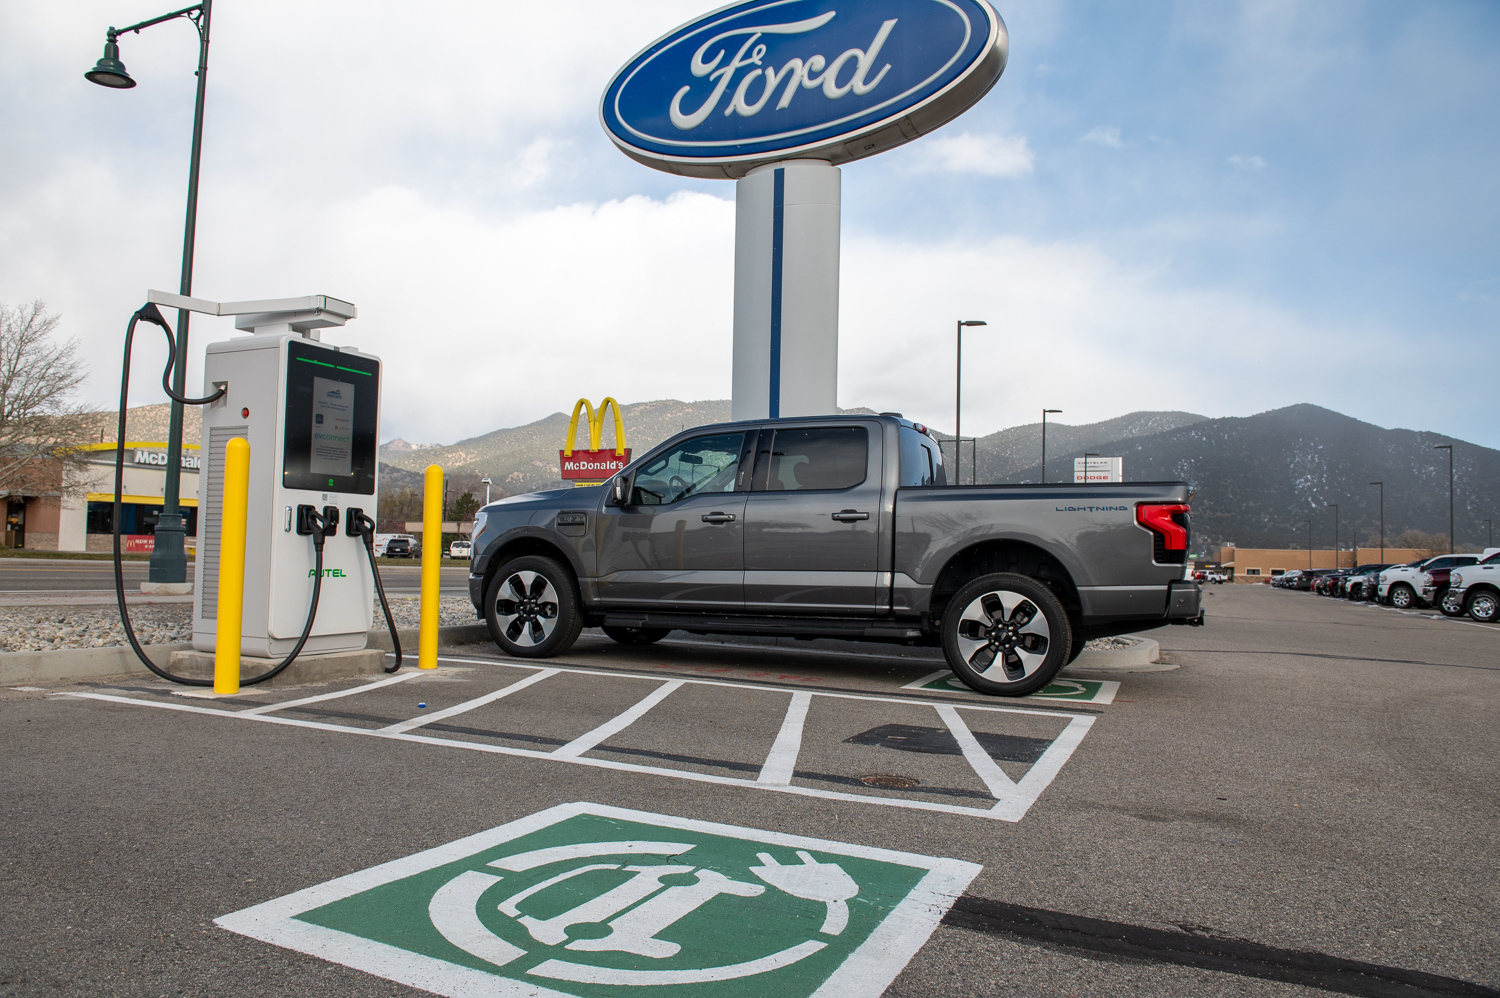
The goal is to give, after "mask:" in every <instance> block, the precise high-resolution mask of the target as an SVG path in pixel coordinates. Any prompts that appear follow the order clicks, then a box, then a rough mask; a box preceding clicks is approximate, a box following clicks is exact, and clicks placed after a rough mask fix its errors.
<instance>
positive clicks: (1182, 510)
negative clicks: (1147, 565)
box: [1135, 502, 1193, 565]
mask: <svg viewBox="0 0 1500 998" xmlns="http://www.w3.org/2000/svg"><path fill="white" fill-rule="evenodd" d="M1192 511H1193V507H1191V506H1189V505H1188V504H1187V503H1185V502H1143V503H1138V504H1137V505H1136V507H1135V522H1136V523H1139V524H1140V525H1141V526H1143V527H1145V528H1146V529H1147V530H1149V531H1151V534H1152V536H1153V538H1154V539H1155V544H1154V545H1153V552H1152V558H1153V560H1154V561H1157V562H1160V563H1162V564H1167V565H1171V564H1182V563H1183V562H1185V561H1187V549H1188V530H1189V529H1190V527H1191V521H1190V520H1189V519H1188V514H1190V513H1191V512H1192Z"/></svg>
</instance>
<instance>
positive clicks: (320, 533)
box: [113, 303, 389, 686]
mask: <svg viewBox="0 0 1500 998" xmlns="http://www.w3.org/2000/svg"><path fill="white" fill-rule="evenodd" d="M142 319H144V320H146V321H147V322H149V323H151V324H153V325H156V326H160V327H161V330H162V332H163V333H165V334H166V337H167V343H168V344H169V345H170V346H169V349H168V351H167V366H166V367H165V368H164V369H163V370H162V374H161V385H162V389H163V390H164V391H165V392H166V393H167V395H168V396H169V397H170V398H172V399H173V400H174V401H177V402H181V403H182V404H183V405H208V404H209V403H210V402H216V401H218V400H219V399H221V398H223V397H224V393H225V392H226V391H228V389H227V388H220V389H219V390H218V391H217V392H214V394H212V395H209V396H208V397H206V398H201V399H190V398H184V397H182V396H181V395H178V394H177V393H176V392H174V391H172V386H171V384H170V383H169V381H168V379H169V378H170V377H171V373H172V366H173V365H174V364H175V363H176V360H177V344H176V342H175V341H174V338H173V336H172V330H171V328H170V327H169V326H168V325H167V320H166V319H164V318H162V314H161V312H160V310H158V309H157V307H156V306H155V305H153V304H150V303H147V304H145V305H142V306H141V307H140V308H139V309H138V310H137V311H136V313H135V314H134V315H132V316H131V317H130V325H129V326H128V327H126V329H125V363H124V365H123V366H122V367H121V373H120V422H119V429H118V430H117V431H116V434H115V515H114V523H113V527H114V544H115V546H114V550H115V599H116V601H117V602H118V603H119V605H120V622H121V623H122V624H124V625H125V636H126V637H127V638H129V639H130V647H131V648H132V649H134V651H135V656H136V658H138V659H140V660H141V664H142V665H144V666H145V667H146V668H148V669H150V670H151V671H152V672H154V673H156V674H157V675H158V676H160V677H161V678H163V679H165V680H168V681H169V682H173V683H180V684H181V685H183V686H212V685H213V684H214V681H213V680H212V679H191V678H189V677H187V676H174V675H173V674H172V673H170V672H168V671H167V670H165V669H163V668H162V667H161V666H159V665H157V664H156V663H155V662H153V661H151V656H149V655H147V654H146V649H144V648H142V647H141V642H140V639H139V638H137V637H136V636H135V628H134V627H133V626H131V623H130V610H129V609H128V608H127V607H126V605H125V566H124V563H123V562H121V560H120V521H121V518H122V516H121V514H122V512H123V510H122V505H123V502H122V500H123V493H124V488H125V414H126V402H127V399H128V398H129V395H130V354H131V347H132V345H133V343H134V340H135V327H136V323H138V322H140V321H141V320H142ZM306 509H307V511H308V512H307V513H306V514H304V515H307V516H308V518H309V521H310V522H311V523H312V525H313V526H314V529H313V530H312V539H313V551H314V557H315V560H316V562H317V567H316V571H315V574H314V575H313V591H312V604H311V605H310V606H309V607H308V608H307V624H306V625H305V626H304V627H303V628H302V636H301V637H300V638H298V639H297V646H296V647H295V648H293V649H292V653H291V654H290V655H288V656H287V657H286V658H285V659H284V660H282V661H281V662H280V663H279V664H278V665H277V666H276V667H275V668H273V669H270V670H268V671H266V672H263V673H261V674H260V675H258V676H251V677H250V678H249V679H241V680H240V685H241V686H254V685H255V684H256V683H263V682H265V681H266V680H268V679H271V678H272V677H274V676H276V675H277V674H279V673H280V672H281V671H282V670H283V669H285V668H286V667H287V666H289V665H291V664H292V661H293V660H294V659H296V657H297V656H298V654H300V653H301V651H302V646H303V645H305V644H307V638H308V636H309V635H310V634H312V629H313V621H314V620H315V619H316V617H317V615H318V596H319V595H320V594H321V593H322V591H323V539H324V537H325V536H326V535H327V534H328V533H331V532H332V531H335V530H337V529H338V524H336V523H335V524H332V525H330V524H329V523H328V521H327V520H325V519H324V518H323V517H322V516H321V515H320V514H319V513H318V512H317V511H316V510H314V509H312V507H306ZM377 580H378V576H377ZM376 584H377V585H379V582H378V581H377V583H376ZM384 599H385V597H384V595H382V596H381V600H382V602H383V601H384ZM387 616H389V611H387Z"/></svg>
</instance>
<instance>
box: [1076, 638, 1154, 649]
mask: <svg viewBox="0 0 1500 998" xmlns="http://www.w3.org/2000/svg"><path fill="white" fill-rule="evenodd" d="M1140 643H1141V639H1140V638H1127V637H1117V638H1095V639H1094V640H1092V641H1088V642H1085V643H1084V646H1083V647H1084V648H1086V649H1088V650H1089V651H1119V650H1120V649H1121V648H1134V647H1135V646H1136V645H1138V644H1140Z"/></svg>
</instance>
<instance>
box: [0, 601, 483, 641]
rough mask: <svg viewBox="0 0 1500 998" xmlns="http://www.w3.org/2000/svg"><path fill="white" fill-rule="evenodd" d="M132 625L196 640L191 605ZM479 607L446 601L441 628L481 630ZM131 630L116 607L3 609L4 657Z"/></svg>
mask: <svg viewBox="0 0 1500 998" xmlns="http://www.w3.org/2000/svg"><path fill="white" fill-rule="evenodd" d="M420 602H421V601H420V600H418V599H417V598H416V597H415V596H411V597H396V598H394V599H392V600H391V616H392V617H395V618H396V626H397V627H416V626H417V625H418V623H419V620H418V608H419V605H420ZM130 623H131V625H132V626H134V628H135V636H136V638H137V639H139V640H140V642H141V644H144V645H165V644H173V643H176V642H184V641H191V640H192V639H193V607H192V604H190V603H169V604H165V605H161V604H158V605H145V606H142V605H137V606H132V607H131V608H130ZM477 623H479V619H478V618H477V617H475V616H474V605H473V604H472V603H470V602H469V599H468V597H467V596H444V597H442V599H441V600H440V601H439V603H438V626H440V627H449V626H452V625H454V624H477ZM374 626H375V627H376V628H379V629H381V630H384V629H385V615H384V614H382V613H381V612H380V603H379V601H378V600H377V601H376V603H375V621H374ZM128 644H129V642H128V641H126V640H125V629H124V628H123V627H122V626H120V614H119V611H118V610H116V609H115V608H114V607H112V606H85V607H38V606H8V607H0V652H8V651H55V650H57V649H61V648H124V647H127V646H128Z"/></svg>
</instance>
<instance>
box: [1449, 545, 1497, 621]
mask: <svg viewBox="0 0 1500 998" xmlns="http://www.w3.org/2000/svg"><path fill="white" fill-rule="evenodd" d="M1485 554H1487V555H1488V557H1487V558H1485V559H1484V560H1483V561H1481V562H1479V563H1478V564H1477V565H1468V566H1464V567H1460V568H1455V569H1453V570H1451V571H1450V572H1449V573H1448V598H1449V599H1453V600H1456V601H1457V603H1458V605H1459V606H1461V607H1463V610H1464V612H1465V613H1467V614H1468V615H1469V616H1471V617H1473V618H1474V619H1475V620H1477V621H1479V622H1480V623H1482V624H1493V623H1494V622H1495V621H1496V619H1497V618H1500V548H1486V549H1485Z"/></svg>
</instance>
